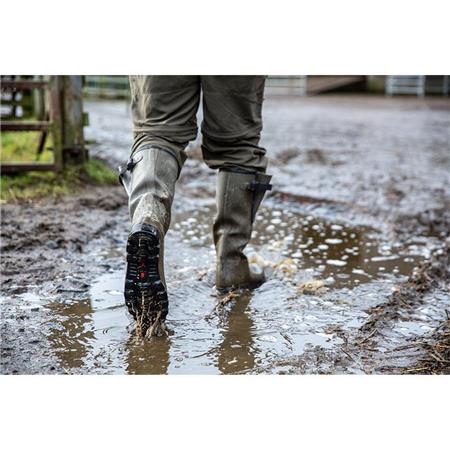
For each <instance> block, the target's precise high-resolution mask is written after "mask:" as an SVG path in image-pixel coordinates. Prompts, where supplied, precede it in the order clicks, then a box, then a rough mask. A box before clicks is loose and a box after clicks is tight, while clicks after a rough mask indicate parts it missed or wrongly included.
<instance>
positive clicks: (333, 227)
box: [331, 224, 344, 231]
mask: <svg viewBox="0 0 450 450" xmlns="http://www.w3.org/2000/svg"><path fill="white" fill-rule="evenodd" d="M343 228H344V227H343V226H342V225H337V224H333V225H331V229H332V230H335V231H340V230H342V229H343Z"/></svg>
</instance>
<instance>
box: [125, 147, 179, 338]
mask: <svg viewBox="0 0 450 450" xmlns="http://www.w3.org/2000/svg"><path fill="white" fill-rule="evenodd" d="M178 175H179V167H178V163H177V161H176V159H175V158H174V157H173V156H172V155H171V154H170V153H169V152H167V151H165V150H162V149H159V148H155V147H145V148H141V149H139V150H137V151H136V152H134V153H133V155H132V157H131V158H130V160H129V161H128V163H127V166H126V168H125V169H124V170H121V174H120V181H121V182H122V184H123V186H124V187H125V190H126V191H127V193H128V196H129V211H130V218H131V231H130V234H129V236H128V241H127V270H126V276H125V292H124V293H125V303H126V305H127V307H128V311H129V312H130V314H131V315H132V316H133V318H134V319H135V320H136V330H137V332H138V333H139V334H140V335H142V336H147V337H150V336H152V335H158V334H161V333H162V332H163V331H164V330H165V327H164V321H165V319H166V316H167V313H168V307H169V302H168V296H167V285H166V281H165V277H164V236H165V234H166V232H167V230H168V228H169V225H170V216H171V214H170V212H171V206H172V201H173V196H174V192H175V183H176V181H177V178H178Z"/></svg>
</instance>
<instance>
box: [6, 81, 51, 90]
mask: <svg viewBox="0 0 450 450" xmlns="http://www.w3.org/2000/svg"><path fill="white" fill-rule="evenodd" d="M47 84H48V83H47V82H46V81H36V80H1V82H0V88H1V90H2V91H6V90H8V91H24V90H31V89H44V88H46V87H47Z"/></svg>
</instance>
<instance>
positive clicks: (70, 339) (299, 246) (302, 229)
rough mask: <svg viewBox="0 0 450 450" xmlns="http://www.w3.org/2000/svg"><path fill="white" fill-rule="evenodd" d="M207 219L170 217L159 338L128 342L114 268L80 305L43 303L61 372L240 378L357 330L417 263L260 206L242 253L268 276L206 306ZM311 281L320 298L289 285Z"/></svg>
mask: <svg viewBox="0 0 450 450" xmlns="http://www.w3.org/2000/svg"><path fill="white" fill-rule="evenodd" d="M213 215H214V209H213V208H211V207H203V208H198V209H196V210H194V211H190V212H187V213H183V214H178V215H177V216H175V222H174V224H173V229H172V231H171V232H169V234H168V237H167V246H166V247H167V253H166V266H167V279H168V287H169V295H170V311H169V316H168V319H167V326H168V328H169V330H170V333H169V336H167V337H163V338H155V339H153V340H152V341H150V342H142V341H136V340H135V338H134V337H133V336H132V335H131V334H130V332H129V330H128V329H127V327H129V325H130V320H129V318H128V317H127V315H126V312H125V308H124V306H123V298H122V286H123V276H124V273H123V271H122V270H117V271H113V272H107V273H105V274H104V275H102V276H101V277H100V278H99V279H98V280H97V281H96V282H95V283H94V284H93V285H92V287H91V290H90V292H89V296H88V298H86V297H84V298H83V297H81V296H80V295H82V294H74V298H72V299H67V298H66V299H65V301H64V302H61V301H52V302H51V303H49V304H47V305H46V306H47V307H48V308H49V309H50V310H51V311H52V313H53V315H54V319H53V322H52V327H51V332H50V334H49V336H48V339H49V341H50V343H51V345H52V347H53V349H54V352H55V354H56V355H57V356H58V358H59V360H60V363H61V365H62V366H63V367H64V368H65V369H66V370H68V371H72V372H75V373H76V372H77V370H79V371H83V372H86V371H87V372H92V373H132V374H165V373H194V374H195V373H241V372H248V371H252V370H254V369H256V368H259V367H261V366H263V365H267V364H269V363H270V361H274V360H276V359H277V358H278V359H279V358H284V357H289V356H292V355H296V354H297V355H298V354H301V353H302V352H303V351H304V350H305V349H306V348H308V347H310V346H316V345H318V346H321V347H324V348H331V347H333V346H334V345H336V344H339V343H341V342H342V341H341V339H340V338H339V336H337V335H336V334H335V333H334V331H333V330H332V329H330V326H333V327H336V326H339V327H342V328H351V327H357V326H358V325H360V324H361V322H362V321H363V320H364V318H365V317H366V313H365V310H366V309H367V308H368V307H369V306H372V305H374V304H376V302H377V298H380V296H382V295H387V294H388V293H389V292H390V290H391V288H392V284H393V282H395V277H393V276H392V274H394V275H395V274H405V275H406V274H409V273H410V272H411V270H412V268H413V267H414V266H415V265H417V263H418V261H419V260H420V259H421V258H422V257H421V256H420V255H418V254H417V253H418V250H420V248H418V247H415V251H416V254H413V255H411V254H409V253H408V249H402V248H399V247H396V246H390V245H387V244H383V243H380V242H378V241H377V240H376V236H375V233H374V232H373V230H370V229H368V228H347V227H345V226H342V225H340V224H333V223H328V222H326V221H323V220H322V221H321V220H318V219H314V218H313V217H312V216H302V215H297V214H295V213H294V212H292V211H284V210H276V209H275V210H272V209H268V208H262V211H261V214H260V216H258V220H257V222H256V226H255V235H254V239H253V241H252V246H253V248H252V249H249V250H250V251H252V250H253V251H255V250H256V251H257V252H258V254H259V255H260V258H262V259H263V260H265V261H268V262H270V263H271V265H269V269H270V270H271V276H270V277H269V280H268V282H267V283H265V284H264V285H263V286H261V287H260V288H259V289H257V290H255V291H254V292H253V293H249V292H244V293H242V294H241V295H240V296H239V297H237V298H236V299H234V300H232V301H230V302H229V303H228V304H226V305H225V306H223V307H222V308H216V306H217V302H218V299H217V297H216V296H215V295H213V282H212V279H213V273H212V272H211V271H209V270H208V269H210V268H211V267H212V266H213V264H214V249H213V247H212V239H211V225H212V217H213ZM108 257H109V258H110V256H108ZM283 264H284V266H283ZM280 267H284V268H286V267H287V268H289V270H279V268H280ZM269 272H270V271H269ZM385 274H386V275H385ZM388 274H389V275H388ZM314 279H315V280H324V281H326V285H327V286H328V287H329V288H330V289H329V290H328V292H326V293H324V294H321V295H302V294H300V293H299V291H298V288H297V286H298V284H299V283H300V282H302V281H305V280H314ZM374 293H377V295H374ZM77 295H78V296H77Z"/></svg>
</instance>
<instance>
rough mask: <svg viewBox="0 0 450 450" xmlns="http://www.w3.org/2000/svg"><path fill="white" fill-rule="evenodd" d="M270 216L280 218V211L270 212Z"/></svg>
mask: <svg viewBox="0 0 450 450" xmlns="http://www.w3.org/2000/svg"><path fill="white" fill-rule="evenodd" d="M272 216H273V217H280V216H281V211H272Z"/></svg>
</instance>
